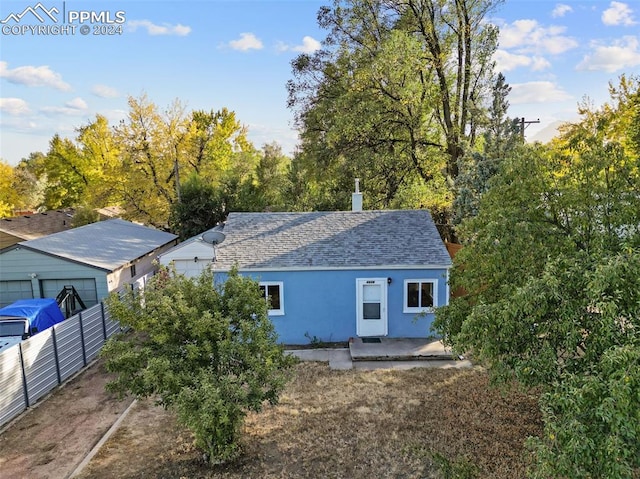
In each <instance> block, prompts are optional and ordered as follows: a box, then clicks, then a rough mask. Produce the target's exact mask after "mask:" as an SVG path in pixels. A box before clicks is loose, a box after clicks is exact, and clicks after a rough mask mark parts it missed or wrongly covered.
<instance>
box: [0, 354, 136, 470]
mask: <svg viewBox="0 0 640 479" xmlns="http://www.w3.org/2000/svg"><path fill="white" fill-rule="evenodd" d="M108 377H109V376H108V375H107V374H106V372H105V371H104V370H103V368H102V364H101V363H99V362H98V363H94V364H93V365H91V366H90V367H89V368H88V369H86V370H85V371H84V372H82V373H81V374H80V375H79V376H77V377H76V378H74V379H73V380H71V381H70V382H68V383H66V384H65V385H64V386H63V387H62V388H59V389H57V390H56V391H55V392H53V393H52V394H51V395H50V396H49V397H47V398H45V399H42V400H41V401H39V402H38V403H37V404H36V405H35V407H33V408H31V409H29V410H28V411H27V412H25V413H24V414H23V415H22V416H20V417H19V418H18V419H17V420H14V422H13V423H11V424H10V425H9V426H8V428H6V430H5V432H4V433H3V434H0V478H1V479H17V478H29V479H62V478H66V477H67V476H68V475H69V474H70V473H71V472H73V470H74V469H75V468H76V467H77V465H78V464H80V462H82V460H83V459H84V457H85V456H86V455H87V454H88V453H89V451H90V450H91V448H92V447H93V446H94V445H95V444H96V443H97V442H98V441H99V440H100V438H101V437H102V436H103V435H104V434H105V432H107V430H108V429H109V428H110V427H111V425H112V424H113V423H114V422H115V421H116V420H117V418H118V417H119V416H120V414H121V413H122V412H123V411H124V410H125V409H126V408H127V407H128V406H129V404H130V403H131V399H129V400H124V401H119V400H117V398H115V397H113V396H111V395H109V394H107V393H106V391H105V388H104V386H105V384H106V382H107V380H108Z"/></svg>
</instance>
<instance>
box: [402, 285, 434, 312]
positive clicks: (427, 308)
mask: <svg viewBox="0 0 640 479" xmlns="http://www.w3.org/2000/svg"><path fill="white" fill-rule="evenodd" d="M437 297H438V284H437V282H436V280H433V279H407V280H405V282H404V308H403V311H404V312H405V313H421V312H431V311H433V308H435V307H436V306H438V305H437V300H436V298H437Z"/></svg>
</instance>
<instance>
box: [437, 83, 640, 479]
mask: <svg viewBox="0 0 640 479" xmlns="http://www.w3.org/2000/svg"><path fill="white" fill-rule="evenodd" d="M611 94H612V101H611V102H610V103H608V104H605V105H604V106H603V107H602V108H600V109H595V108H593V107H591V106H589V105H588V104H586V103H585V104H584V105H582V106H581V108H580V112H581V115H582V117H581V120H580V121H579V122H577V123H575V124H572V125H568V126H567V127H566V128H565V129H564V132H563V134H562V135H561V137H560V138H559V139H557V140H555V141H553V142H551V143H550V144H549V145H546V146H542V145H537V146H533V147H526V146H523V147H521V148H520V149H519V150H518V152H519V153H518V154H516V155H513V156H512V157H509V158H507V159H506V160H504V164H503V165H502V167H501V169H500V172H499V174H498V175H496V177H495V178H494V181H493V183H492V186H491V188H490V189H489V190H488V191H487V192H486V193H485V194H484V195H483V197H482V199H481V201H480V209H479V213H478V215H477V216H476V217H473V218H470V219H467V220H465V221H464V222H463V223H462V226H461V228H460V231H461V234H462V236H463V238H464V239H465V242H466V247H465V248H464V249H463V250H462V251H461V252H460V253H459V254H458V255H457V256H456V264H457V267H456V269H455V271H454V272H453V273H452V276H451V279H452V287H453V288H456V287H459V286H461V287H463V288H464V289H465V290H466V292H467V294H466V295H465V296H462V297H460V298H456V299H454V300H453V301H452V302H451V304H450V305H449V306H446V307H444V308H443V309H441V310H439V311H438V312H437V315H436V323H435V325H436V328H437V329H438V330H439V331H440V332H441V333H442V334H444V336H445V337H446V338H447V339H448V340H449V341H451V342H452V343H453V344H454V345H455V347H457V348H459V349H460V350H467V351H468V350H471V351H473V353H474V355H475V356H476V358H478V359H479V360H481V361H484V362H486V364H488V365H489V366H490V367H491V370H492V372H493V374H494V377H495V378H497V379H502V380H508V379H511V378H516V379H517V380H518V381H519V382H520V383H521V384H525V385H534V386H539V387H541V388H542V390H543V392H544V395H543V398H542V403H541V404H542V412H543V417H544V420H545V435H544V437H541V438H539V440H535V441H532V445H533V447H534V450H535V452H536V456H537V460H538V469H537V471H536V473H535V475H534V477H540V478H543V477H576V478H587V477H603V478H604V477H607V478H609V477H616V478H627V477H628V478H631V477H635V475H634V474H637V472H638V470H639V468H640V442H638V440H637V439H638V437H640V421H639V419H640V416H639V414H640V409H638V407H637V400H638V397H639V394H640V363H639V360H640V334H639V331H640V321H639V319H638V318H640V288H639V287H638V286H639V285H638V277H640V227H639V226H638V225H640V197H639V196H638V191H639V189H640V157H639V156H638V154H637V153H638V152H637V149H636V148H637V147H636V146H635V143H634V141H633V132H634V131H635V128H636V126H637V122H638V120H639V119H640V116H639V115H638V114H637V113H638V105H639V104H640V82H639V81H638V79H637V78H636V77H632V78H626V77H622V78H621V81H620V85H619V86H612V87H611Z"/></svg>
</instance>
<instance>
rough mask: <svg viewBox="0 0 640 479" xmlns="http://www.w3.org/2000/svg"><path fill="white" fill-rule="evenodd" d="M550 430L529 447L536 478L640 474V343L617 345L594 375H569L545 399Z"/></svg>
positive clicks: (580, 478)
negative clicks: (535, 468)
mask: <svg viewBox="0 0 640 479" xmlns="http://www.w3.org/2000/svg"><path fill="white" fill-rule="evenodd" d="M541 404H542V412H543V419H544V421H545V429H544V435H543V436H542V437H541V438H532V439H530V441H529V446H530V447H531V448H532V449H533V450H534V451H535V453H536V456H537V463H538V469H537V470H536V471H535V473H534V474H532V477H533V478H535V479H538V478H539V479H545V478H548V477H558V478H571V479H574V478H575V479H587V478H603V479H604V478H606V479H623V478H636V477H638V474H639V473H640V407H639V406H638V405H639V404H640V344H637V345H636V346H612V347H611V348H609V349H608V350H607V351H606V352H605V353H604V354H603V355H602V356H601V357H600V358H599V359H598V360H597V361H595V362H594V364H593V367H592V370H591V371H590V372H589V373H588V374H567V375H565V376H563V377H562V378H561V380H560V381H558V382H557V383H556V384H555V385H554V387H552V388H551V389H550V391H549V392H548V393H546V394H545V395H544V396H543V398H542V401H541Z"/></svg>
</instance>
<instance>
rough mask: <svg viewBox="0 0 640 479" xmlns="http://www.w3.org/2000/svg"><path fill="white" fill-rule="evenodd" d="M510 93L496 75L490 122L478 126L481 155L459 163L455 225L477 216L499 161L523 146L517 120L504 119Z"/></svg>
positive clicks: (454, 212) (467, 155) (478, 153)
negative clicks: (481, 199)
mask: <svg viewBox="0 0 640 479" xmlns="http://www.w3.org/2000/svg"><path fill="white" fill-rule="evenodd" d="M510 91H511V87H510V86H509V85H508V84H507V83H506V82H505V78H504V76H503V75H502V73H499V74H498V76H497V78H496V81H495V84H494V86H493V90H492V97H493V101H492V102H491V106H490V107H489V118H488V120H487V123H486V124H484V125H481V126H480V128H481V129H482V130H483V133H482V135H481V138H482V140H483V141H482V149H481V150H482V152H479V151H474V152H471V153H469V154H466V155H465V156H464V157H461V158H460V160H459V174H458V176H457V178H456V181H455V188H454V190H455V199H454V201H453V215H454V223H460V221H462V220H463V219H464V218H467V217H469V216H475V215H477V214H478V205H479V202H480V198H481V197H482V195H483V194H484V193H485V192H486V191H487V190H488V189H489V180H491V178H492V177H493V176H494V175H495V174H496V173H497V172H498V170H499V169H500V164H501V163H502V161H503V160H504V159H505V158H506V157H507V156H508V155H509V154H511V153H512V152H513V151H514V149H515V148H516V147H517V146H518V144H520V143H521V142H522V137H521V135H520V126H519V120H518V119H517V118H509V117H508V116H507V111H508V109H509V101H508V100H507V96H508V94H509V92H510Z"/></svg>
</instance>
